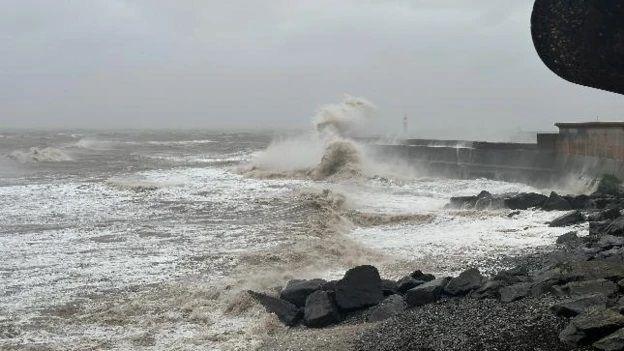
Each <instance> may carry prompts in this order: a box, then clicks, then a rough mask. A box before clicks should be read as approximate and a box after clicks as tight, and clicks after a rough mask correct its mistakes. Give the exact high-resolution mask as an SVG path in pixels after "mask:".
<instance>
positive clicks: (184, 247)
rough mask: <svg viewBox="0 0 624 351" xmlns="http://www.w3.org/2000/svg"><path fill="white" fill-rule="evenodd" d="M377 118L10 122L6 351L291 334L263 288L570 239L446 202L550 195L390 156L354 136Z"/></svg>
mask: <svg viewBox="0 0 624 351" xmlns="http://www.w3.org/2000/svg"><path fill="white" fill-rule="evenodd" d="M374 118H377V117H376V109H375V107H374V105H373V104H372V103H370V102H368V101H366V100H365V99H361V98H353V97H346V98H345V99H344V100H343V101H342V102H340V103H337V104H331V105H327V106H325V107H322V108H320V109H319V110H318V111H317V113H316V114H314V115H313V116H312V118H311V121H312V123H311V127H310V130H309V131H306V132H303V133H302V134H300V135H294V136H293V135H290V136H285V135H279V134H277V133H252V132H250V133H239V132H213V131H186V132H181V131H134V132H114V131H111V132H93V131H63V132H35V131H30V132H29V131H25V132H11V133H8V132H7V133H4V132H3V133H2V134H3V136H4V137H3V138H0V155H2V156H0V213H2V214H3V215H2V217H0V255H1V256H2V257H3V265H2V267H0V274H1V276H2V279H0V291H2V294H0V310H2V311H3V312H4V313H3V314H2V315H1V316H0V348H2V349H9V350H11V349H22V348H26V347H27V348H29V349H33V350H49V349H53V350H84V349H98V348H101V349H102V348H103V349H117V350H128V349H132V350H172V349H173V350H197V349H198V348H200V349H217V350H237V349H245V350H247V349H253V348H254V347H256V346H258V345H260V343H261V342H262V340H263V339H264V338H267V337H279V335H280V333H284V332H285V331H284V330H282V329H281V327H279V326H278V325H277V324H276V323H275V321H274V318H273V317H271V316H270V315H267V314H266V313H264V312H263V311H262V310H261V309H260V308H258V307H257V306H256V305H255V304H253V303H252V301H251V300H250V299H249V297H248V296H247V295H246V294H245V292H244V291H245V290H246V289H255V290H262V291H272V289H274V287H276V286H279V285H281V284H284V283H285V282H286V281H288V280H289V279H292V278H294V277H296V278H306V277H307V278H312V277H320V278H326V279H333V278H338V277H340V276H341V275H342V274H343V272H344V270H346V269H347V268H350V267H351V266H353V265H356V264H370V263H374V264H375V265H377V266H378V267H379V268H380V269H381V271H382V273H383V274H384V275H386V276H388V277H397V276H398V275H403V274H404V273H405V272H406V271H409V270H413V269H423V270H427V271H430V272H433V273H438V274H448V273H452V272H456V271H458V270H461V269H463V268H464V267H465V266H466V265H471V266H478V267H481V268H483V269H484V270H486V271H490V270H493V269H496V268H498V267H501V266H504V262H503V261H500V262H499V261H498V258H499V257H503V256H505V255H507V254H510V253H511V254H521V253H526V252H531V251H534V250H539V249H540V248H544V247H547V246H548V245H551V244H552V243H553V242H554V238H555V237H556V236H558V235H560V234H562V229H558V228H549V227H548V226H547V225H546V224H545V222H547V221H548V220H550V219H552V218H554V217H556V216H557V215H559V214H558V213H542V212H537V211H526V212H525V213H523V214H522V215H520V216H516V217H514V218H508V217H507V211H505V210H498V209H490V210H485V211H479V212H477V211H469V210H448V209H445V205H446V203H447V202H448V200H449V198H450V197H451V196H457V195H473V194H476V193H478V192H480V191H481V190H488V191H490V192H492V193H507V192H517V191H531V190H532V191H535V190H537V189H533V188H531V187H529V186H526V185H522V184H513V183H505V182H497V181H490V180H485V179H477V180H452V179H442V178H431V177H423V176H422V174H421V172H420V170H419V169H418V167H417V166H415V165H410V164H409V163H407V162H398V161H397V162H395V161H393V160H391V159H390V158H386V159H384V160H383V161H380V160H379V157H378V156H376V155H375V153H374V152H373V151H372V150H373V148H372V147H371V146H370V145H366V144H362V143H360V142H358V141H357V139H356V138H355V137H356V136H358V135H362V134H363V133H365V132H366V126H367V124H368V121H370V120H371V119H374ZM33 148H36V149H33ZM33 150H37V151H36V152H35V151H33ZM42 150H48V151H51V150H57V151H58V153H57V152H51V154H52V155H61V154H62V155H65V156H66V157H65V156H63V157H42V156H41V155H42V154H45V155H48V153H46V152H42ZM16 152H19V153H21V154H20V155H22V156H24V157H23V158H20V157H16V156H15V155H16ZM22 153H23V154H22ZM580 231H581V233H584V232H585V231H586V228H583V227H581V228H580ZM269 334H270V335H269Z"/></svg>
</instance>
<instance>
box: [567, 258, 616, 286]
mask: <svg viewBox="0 0 624 351" xmlns="http://www.w3.org/2000/svg"><path fill="white" fill-rule="evenodd" d="M557 267H558V269H560V270H561V272H562V274H564V275H565V276H566V279H567V280H568V281H572V280H593V279H608V280H613V281H618V280H620V279H623V278H624V264H622V263H618V262H608V261H573V262H564V263H560V264H558V265H557Z"/></svg>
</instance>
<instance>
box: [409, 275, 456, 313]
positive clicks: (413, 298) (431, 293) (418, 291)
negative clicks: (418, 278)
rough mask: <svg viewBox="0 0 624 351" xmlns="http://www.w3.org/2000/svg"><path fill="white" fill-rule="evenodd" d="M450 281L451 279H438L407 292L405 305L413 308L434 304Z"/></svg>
mask: <svg viewBox="0 0 624 351" xmlns="http://www.w3.org/2000/svg"><path fill="white" fill-rule="evenodd" d="M450 280H451V278H438V279H436V280H432V281H430V282H427V283H425V284H422V285H419V286H417V287H415V288H413V289H410V290H408V291H407V292H406V293H405V300H406V302H407V305H408V306H411V307H414V306H423V305H426V304H428V303H432V302H436V301H437V300H439V299H440V297H441V296H442V292H443V291H444V287H445V286H446V284H448V282H449V281H450Z"/></svg>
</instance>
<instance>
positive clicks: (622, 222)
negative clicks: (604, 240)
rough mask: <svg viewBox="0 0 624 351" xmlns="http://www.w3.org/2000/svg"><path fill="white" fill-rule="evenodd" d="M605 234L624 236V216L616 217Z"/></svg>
mask: <svg viewBox="0 0 624 351" xmlns="http://www.w3.org/2000/svg"><path fill="white" fill-rule="evenodd" d="M604 234H609V235H615V236H622V235H624V216H620V217H618V218H617V219H615V220H614V221H613V222H611V224H609V225H608V226H607V227H606V228H605V230H604Z"/></svg>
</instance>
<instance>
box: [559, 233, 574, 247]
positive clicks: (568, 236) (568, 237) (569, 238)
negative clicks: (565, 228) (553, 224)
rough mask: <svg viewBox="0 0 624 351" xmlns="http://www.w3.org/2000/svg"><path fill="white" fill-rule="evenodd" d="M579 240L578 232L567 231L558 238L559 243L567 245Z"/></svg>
mask: <svg viewBox="0 0 624 351" xmlns="http://www.w3.org/2000/svg"><path fill="white" fill-rule="evenodd" d="M578 240H579V237H578V235H577V232H567V233H565V234H563V235H561V236H559V237H558V238H557V244H559V245H566V244H571V243H574V242H577V241H578Z"/></svg>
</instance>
